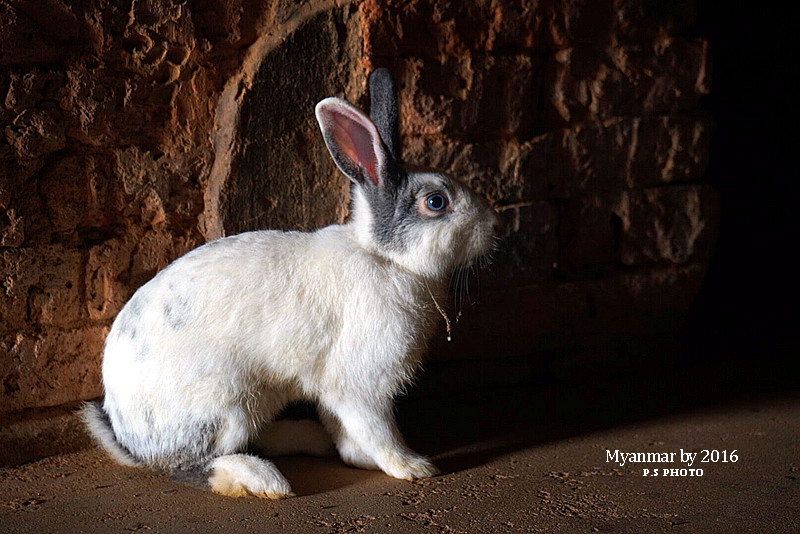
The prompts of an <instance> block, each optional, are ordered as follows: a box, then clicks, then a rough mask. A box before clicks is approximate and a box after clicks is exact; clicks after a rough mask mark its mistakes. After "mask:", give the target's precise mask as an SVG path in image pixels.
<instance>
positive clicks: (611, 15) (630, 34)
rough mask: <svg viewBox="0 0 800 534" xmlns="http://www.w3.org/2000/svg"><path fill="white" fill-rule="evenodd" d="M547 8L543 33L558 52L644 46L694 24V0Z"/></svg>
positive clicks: (580, 0) (585, 0)
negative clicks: (586, 47)
mask: <svg viewBox="0 0 800 534" xmlns="http://www.w3.org/2000/svg"><path fill="white" fill-rule="evenodd" d="M544 4H545V5H544V6H543V8H544V9H543V11H544V15H543V19H544V20H543V23H542V33H543V34H544V35H545V36H546V39H547V43H548V45H549V46H551V47H553V48H556V49H561V48H568V47H571V46H575V45H581V44H595V45H605V44H607V43H611V42H618V43H644V42H649V41H652V40H654V39H657V38H659V37H663V36H664V35H669V34H675V33H680V32H682V31H684V30H686V29H687V28H689V27H690V26H691V25H692V24H693V22H694V1H693V0H682V1H678V2H664V1H663V0H571V1H569V2H563V1H557V0H549V1H547V2H545V3H544Z"/></svg>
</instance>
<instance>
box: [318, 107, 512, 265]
mask: <svg viewBox="0 0 800 534" xmlns="http://www.w3.org/2000/svg"><path fill="white" fill-rule="evenodd" d="M373 104H376V105H374V106H373V107H374V108H376V110H377V112H376V114H375V115H376V117H378V118H380V120H379V121H378V124H377V125H376V123H374V122H373V121H372V120H371V119H370V118H369V117H367V116H366V115H364V113H362V112H361V111H360V110H358V109H356V108H354V107H353V106H351V105H350V104H348V103H347V102H345V101H344V100H340V99H338V98H326V99H325V100H323V101H321V102H320V103H319V104H317V107H316V110H315V111H316V115H317V120H318V121H319V124H320V128H321V130H322V135H323V138H324V139H325V144H326V145H327V147H328V150H329V151H330V153H331V156H332V157H333V160H334V162H335V163H336V165H337V166H338V167H339V169H341V171H342V172H343V173H344V174H345V175H347V176H348V177H349V178H350V180H351V181H352V182H353V216H352V224H353V226H354V228H355V232H356V238H357V240H358V242H359V243H360V244H361V246H362V247H364V248H365V249H367V250H370V251H371V252H373V253H376V254H378V255H381V256H383V257H385V258H388V259H390V260H392V261H394V262H396V263H398V264H400V265H402V266H404V267H405V268H407V269H409V270H410V271H412V272H415V273H418V274H420V275H423V276H426V277H431V278H440V279H441V278H444V277H446V276H447V275H448V274H449V273H450V272H451V271H452V270H453V269H455V268H456V267H458V266H460V265H463V264H467V263H470V262H472V261H474V260H475V259H476V258H478V257H479V256H481V255H483V254H486V253H487V252H489V250H490V249H491V246H492V241H493V239H494V233H495V227H496V226H497V220H498V219H497V215H496V214H495V212H494V211H493V210H492V209H491V208H490V207H489V205H488V204H487V202H486V201H484V200H483V199H481V198H479V197H478V196H476V195H475V194H474V193H472V192H471V191H470V190H469V189H468V188H467V187H466V186H464V185H463V184H462V183H460V182H459V181H457V180H454V179H452V178H448V177H446V176H444V175H442V174H439V173H435V172H406V170H405V169H404V168H403V165H402V164H401V163H400V162H399V161H398V160H397V159H396V158H395V154H398V153H399V146H398V143H399V141H398V139H399V135H397V132H396V120H389V121H387V120H385V119H386V117H393V116H394V115H393V110H395V111H396V103H392V102H391V99H389V105H383V103H382V101H381V100H380V99H378V102H373ZM379 128H380V133H379Z"/></svg>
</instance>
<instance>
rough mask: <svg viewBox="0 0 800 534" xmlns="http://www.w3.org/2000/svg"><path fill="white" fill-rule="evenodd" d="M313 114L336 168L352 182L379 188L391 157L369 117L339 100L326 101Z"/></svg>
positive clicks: (321, 102) (320, 103)
mask: <svg viewBox="0 0 800 534" xmlns="http://www.w3.org/2000/svg"><path fill="white" fill-rule="evenodd" d="M314 112H315V113H316V115H317V122H319V127H320V129H321V130H322V137H323V138H324V139H325V145H327V147H328V151H329V152H330V153H331V156H332V157H333V161H334V162H335V163H336V166H337V167H339V169H340V170H341V171H342V172H343V173H345V174H346V175H347V177H348V178H350V179H351V180H352V181H354V182H356V183H358V184H362V185H363V184H364V183H365V182H366V181H369V182H370V183H371V184H372V185H374V186H376V187H377V186H379V185H380V183H381V182H382V181H383V180H384V179H385V178H384V177H385V176H386V171H387V166H388V165H389V164H390V163H389V160H390V159H391V157H392V156H391V155H390V154H388V153H387V152H386V149H385V148H384V146H383V143H382V142H381V137H380V135H379V134H378V130H377V129H376V128H375V124H373V122H372V121H371V120H370V118H369V117H367V116H366V115H364V114H363V113H362V112H361V111H359V110H358V109H356V108H354V107H353V106H351V105H350V104H348V103H347V102H346V101H344V100H342V99H340V98H334V97H331V98H326V99H325V100H322V101H320V102H319V103H318V104H317V107H316V108H315V110H314Z"/></svg>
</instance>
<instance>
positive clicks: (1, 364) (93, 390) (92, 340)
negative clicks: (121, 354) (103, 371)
mask: <svg viewBox="0 0 800 534" xmlns="http://www.w3.org/2000/svg"><path fill="white" fill-rule="evenodd" d="M107 332H108V327H84V328H79V329H76V330H61V329H54V328H44V329H42V330H40V331H38V332H24V333H23V332H17V333H16V334H13V333H12V334H7V335H6V336H5V337H4V338H2V340H0V345H1V346H0V351H2V352H3V353H4V356H3V358H1V359H0V381H2V384H3V386H4V402H3V404H2V405H1V406H2V407H1V408H0V411H2V413H6V412H12V411H19V410H23V409H27V408H43V407H49V406H58V405H61V404H64V403H68V402H74V401H75V400H79V399H91V398H94V397H97V396H99V395H100V394H101V393H102V389H101V387H100V361H101V354H102V350H103V342H104V340H105V336H106V334H107Z"/></svg>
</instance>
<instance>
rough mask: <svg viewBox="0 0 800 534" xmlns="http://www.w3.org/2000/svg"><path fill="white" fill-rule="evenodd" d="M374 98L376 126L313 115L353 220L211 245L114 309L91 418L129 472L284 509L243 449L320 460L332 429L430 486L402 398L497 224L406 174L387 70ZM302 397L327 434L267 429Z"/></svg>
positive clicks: (349, 451)
mask: <svg viewBox="0 0 800 534" xmlns="http://www.w3.org/2000/svg"><path fill="white" fill-rule="evenodd" d="M370 93H371V99H372V109H371V112H372V120H370V118H369V117H367V116H366V115H364V114H363V113H362V112H360V111H359V110H358V109H356V108H354V107H353V106H351V105H350V104H348V103H347V102H345V101H343V100H340V99H338V98H326V99H324V100H322V101H321V102H319V103H318V104H317V106H316V116H317V120H318V122H319V125H320V128H321V129H322V134H323V136H324V139H325V143H326V145H327V147H328V150H329V151H330V153H331V155H332V156H333V159H334V161H335V162H336V165H337V166H338V167H339V169H341V170H342V172H343V173H344V174H346V175H347V176H348V177H349V178H350V180H352V182H353V186H352V187H353V189H352V216H351V219H350V221H349V222H348V223H347V224H344V225H332V226H328V227H326V228H322V229H320V230H317V231H316V232H312V233H301V232H280V231H258V232H247V233H243V234H240V235H235V236H231V237H226V238H222V239H219V240H217V241H213V242H210V243H207V244H206V245H204V246H201V247H199V248H197V249H195V250H193V251H191V252H189V253H188V254H186V255H185V256H183V257H182V258H179V259H178V260H176V261H174V262H173V263H172V264H171V265H169V266H168V267H167V268H165V269H164V270H163V271H161V272H160V273H159V274H158V275H157V276H156V277H155V278H153V279H152V280H150V281H149V282H148V283H147V284H145V285H144V286H142V287H141V288H140V289H139V290H138V291H137V292H136V293H135V294H134V295H133V297H132V298H131V300H130V301H129V302H128V303H127V304H126V305H125V307H124V308H123V309H122V310H121V311H120V313H119V315H118V316H117V318H116V320H115V321H114V324H113V326H112V328H111V331H110V332H109V334H108V338H107V340H106V345H105V350H104V356H103V382H104V387H105V401H104V404H103V406H102V407H101V406H100V405H99V403H87V404H86V405H85V406H84V408H83V411H82V416H83V418H84V421H85V422H86V424H87V426H88V428H89V430H90V432H91V433H92V435H93V436H94V438H95V439H96V440H97V441H98V442H99V443H100V444H101V445H102V446H103V447H104V448H105V449H106V450H107V451H108V452H109V453H110V454H111V456H113V457H114V459H116V460H117V461H118V462H120V463H123V464H127V465H137V466H144V467H149V468H152V469H158V470H165V471H171V472H173V473H174V474H175V475H176V476H178V477H179V478H180V476H181V475H190V476H194V477H195V478H196V477H200V478H201V480H202V481H203V482H204V483H207V484H208V485H209V486H210V487H211V489H212V490H213V491H214V492H217V493H221V494H224V495H231V496H240V495H247V494H251V495H256V496H259V497H269V498H281V497H286V496H290V495H292V493H291V488H290V486H289V483H288V482H287V481H286V479H285V478H284V477H283V476H282V475H281V473H280V472H279V471H278V470H277V468H276V467H275V466H274V465H273V464H272V463H271V462H269V461H268V460H266V459H264V458H262V457H260V456H253V455H250V454H247V453H246V451H247V450H249V449H255V450H256V451H258V452H261V453H263V454H265V455H275V454H286V453H295V452H301V453H310V454H325V453H326V452H328V451H329V450H330V451H332V450H333V446H332V443H331V439H330V437H328V433H329V434H330V436H331V437H332V438H333V444H335V446H336V449H337V450H338V452H339V455H340V456H341V458H342V460H344V461H345V462H346V463H348V464H350V465H354V466H357V467H361V468H365V469H380V470H382V471H383V472H385V473H386V474H388V475H390V476H392V477H396V478H402V479H415V478H419V477H427V476H431V475H433V474H435V473H436V468H435V467H434V466H433V464H432V463H431V462H430V461H429V460H428V459H427V458H425V457H423V456H420V455H418V454H415V453H414V452H412V451H411V450H410V449H409V448H408V447H407V446H406V445H405V443H404V441H403V438H402V436H401V435H400V433H399V431H398V429H397V425H396V424H395V420H394V416H393V413H392V403H393V398H394V396H395V395H396V394H397V393H398V392H399V391H400V390H401V388H402V387H403V385H404V384H405V383H407V382H408V381H409V380H410V379H411V378H412V376H413V375H414V372H415V371H416V369H417V367H418V366H419V363H420V359H421V357H422V356H423V353H424V351H425V348H426V345H427V342H428V340H429V338H430V335H431V333H432V330H433V328H434V325H435V323H436V319H437V317H438V312H437V306H438V304H437V303H436V302H434V299H436V301H438V302H442V301H443V300H444V299H445V297H446V291H447V281H448V278H449V275H450V273H451V272H452V270H453V269H454V268H456V267H458V266H460V265H463V264H467V263H470V262H472V261H474V260H475V259H476V258H478V257H480V256H482V255H484V254H486V253H487V252H488V251H489V250H490V248H491V246H492V244H493V240H494V234H495V231H496V225H497V216H496V215H495V213H494V211H493V210H492V209H491V208H490V207H489V206H488V204H487V203H486V202H485V201H484V200H482V199H480V198H478V197H477V196H476V195H474V194H473V193H471V192H470V191H469V190H468V189H467V188H466V187H465V186H464V185H462V184H461V183H459V182H458V181H456V180H454V179H451V178H448V177H446V176H444V175H442V174H438V173H433V172H407V171H406V170H405V169H404V167H403V165H402V162H401V161H400V143H399V135H398V131H397V120H398V118H397V101H396V94H395V87H394V82H393V81H392V78H391V75H390V74H389V73H388V71H386V70H385V69H379V70H376V71H375V72H373V73H372V75H371V77H370ZM373 121H374V122H373ZM301 399H304V400H312V401H314V402H316V404H317V407H318V411H319V415H320V419H321V421H322V423H323V425H324V427H323V426H321V425H320V424H318V423H313V422H310V421H299V422H293V421H278V422H272V419H273V418H274V417H275V415H276V414H277V413H278V412H279V411H280V410H281V409H282V408H283V407H284V406H285V405H286V404H287V403H289V402H291V401H294V400H301ZM326 431H327V433H326Z"/></svg>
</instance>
